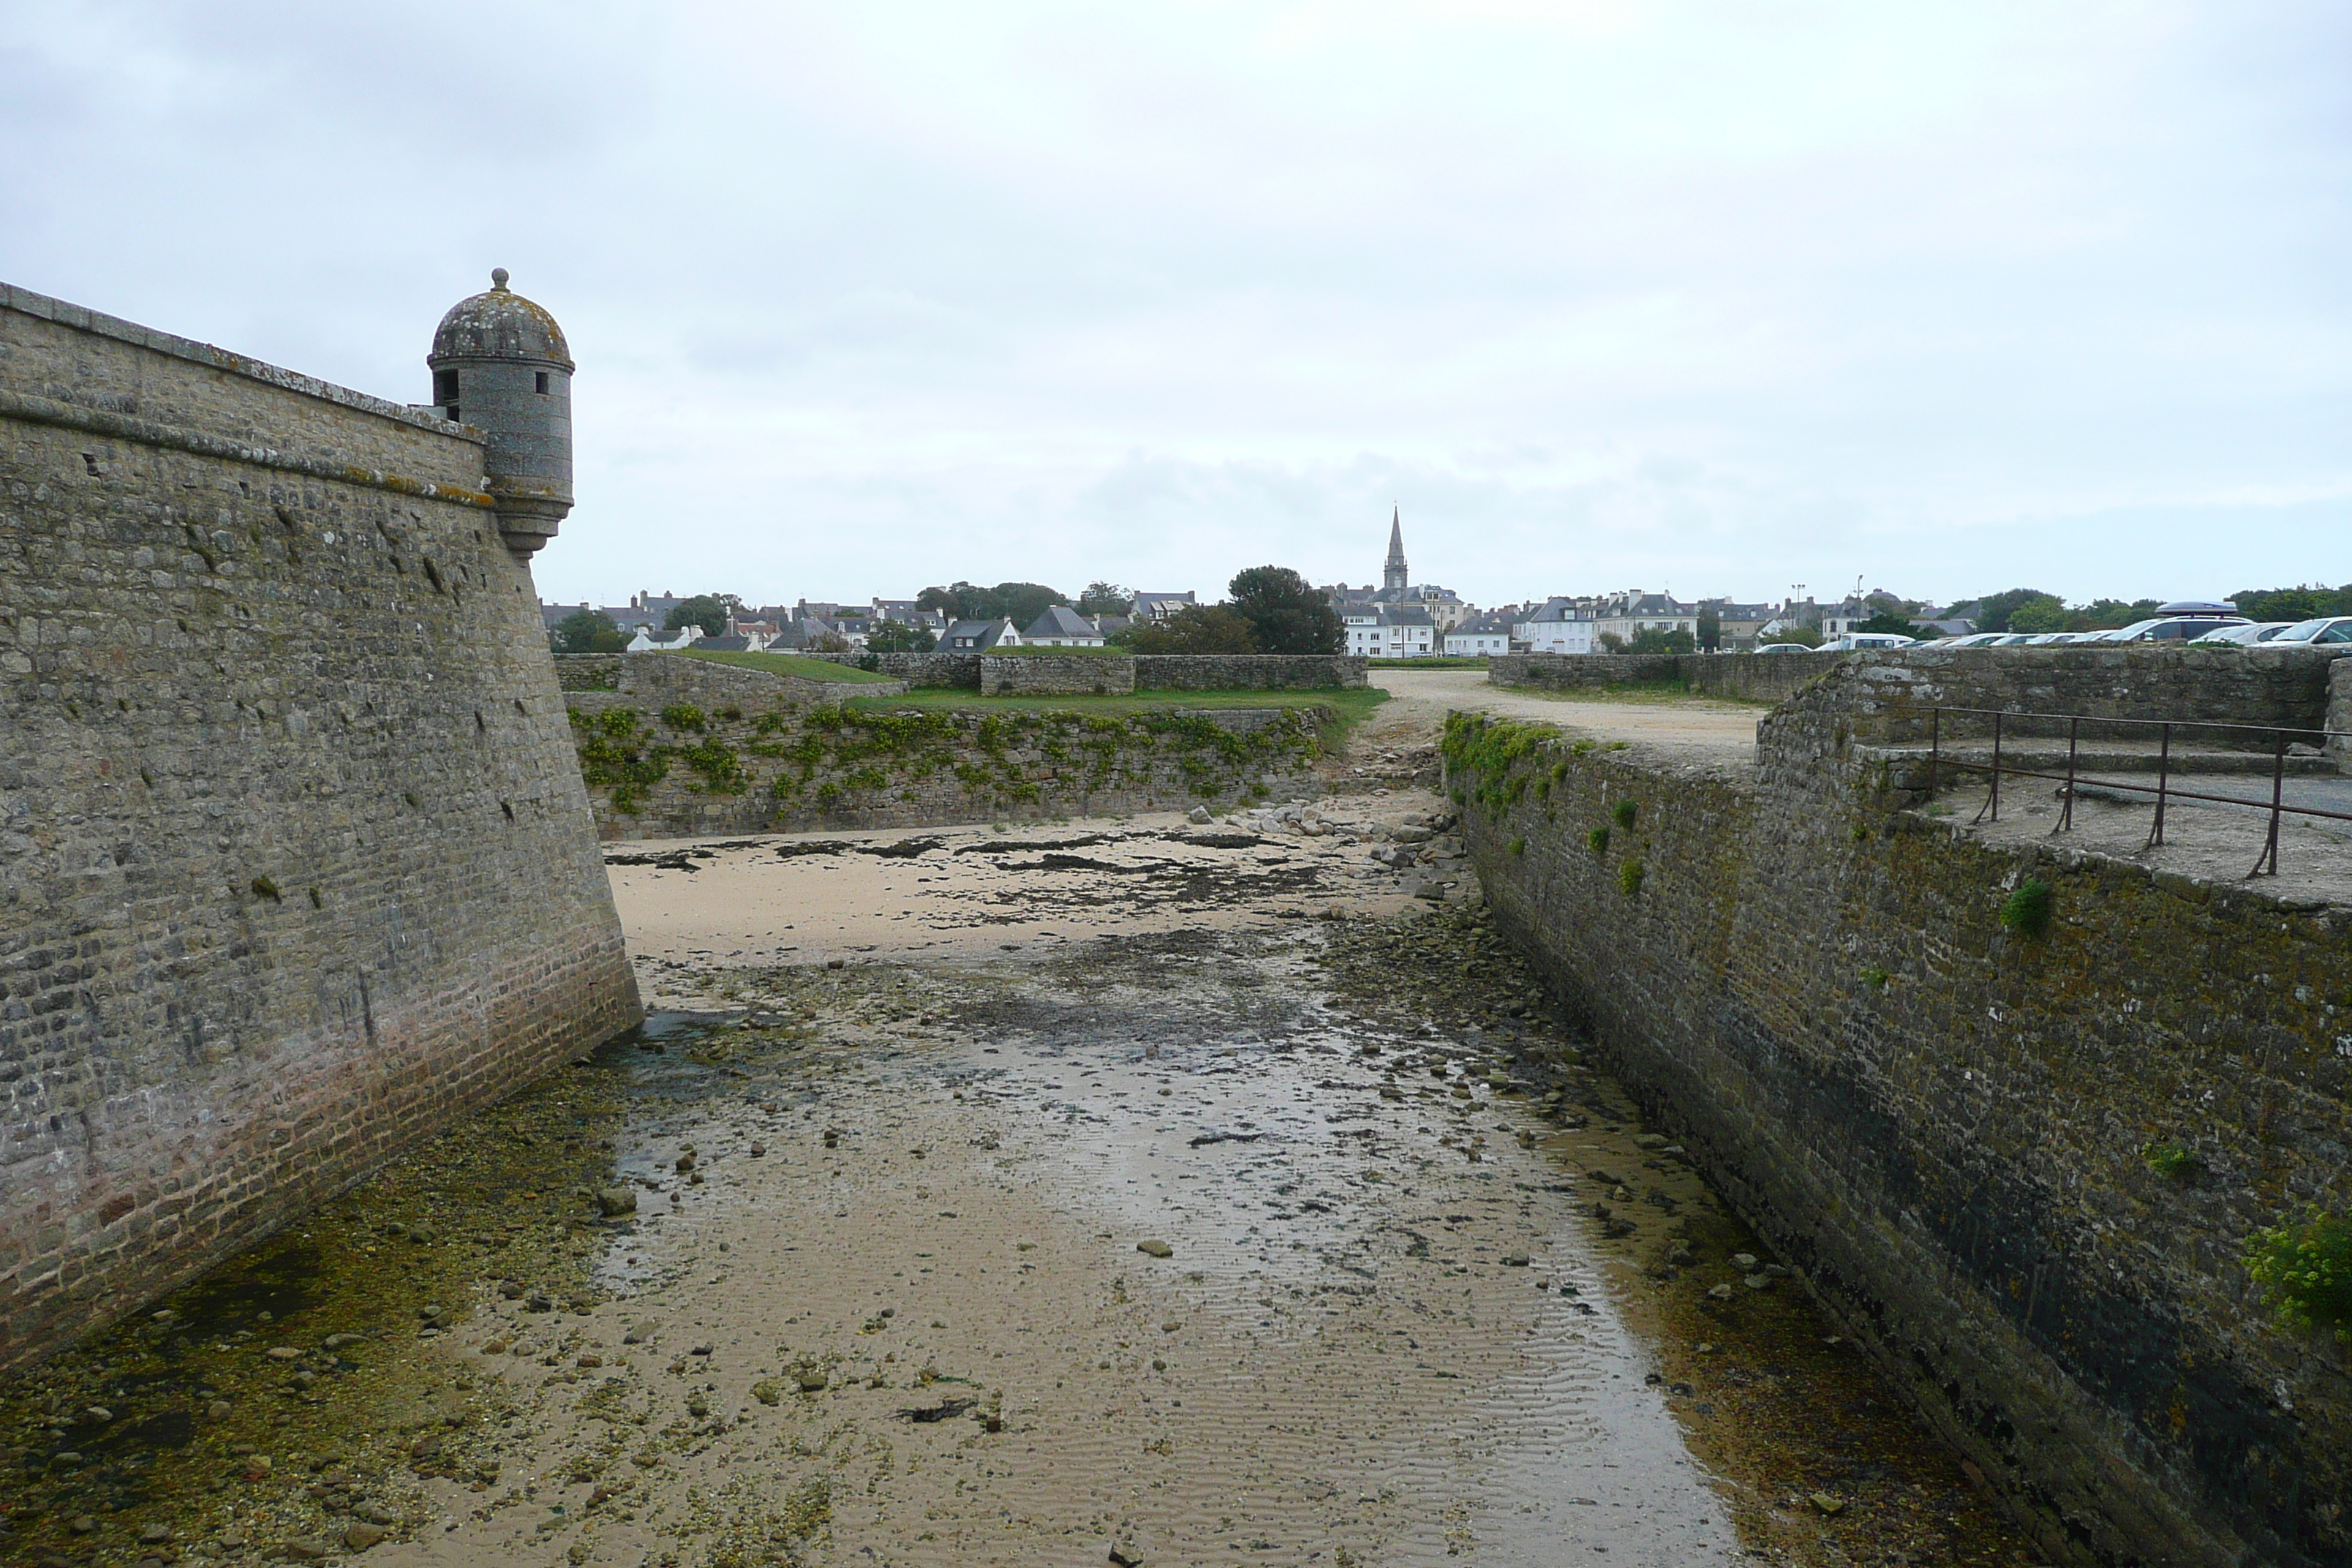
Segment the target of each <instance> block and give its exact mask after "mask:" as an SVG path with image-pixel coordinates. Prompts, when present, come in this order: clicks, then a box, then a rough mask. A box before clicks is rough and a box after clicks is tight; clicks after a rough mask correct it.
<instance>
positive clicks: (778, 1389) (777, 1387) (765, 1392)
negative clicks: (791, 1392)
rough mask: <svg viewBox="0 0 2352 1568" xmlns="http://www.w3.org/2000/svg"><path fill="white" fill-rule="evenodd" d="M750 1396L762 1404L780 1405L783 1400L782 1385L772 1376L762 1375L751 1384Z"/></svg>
mask: <svg viewBox="0 0 2352 1568" xmlns="http://www.w3.org/2000/svg"><path fill="white" fill-rule="evenodd" d="M751 1397H752V1398H754V1399H756V1400H758V1401H759V1402H760V1403H761V1404H762V1405H780V1404H782V1402H783V1397H784V1385H783V1384H781V1383H778V1382H777V1381H776V1380H775V1379H774V1378H772V1377H763V1378H761V1380H760V1381H759V1382H757V1383H755V1384H752V1385H751Z"/></svg>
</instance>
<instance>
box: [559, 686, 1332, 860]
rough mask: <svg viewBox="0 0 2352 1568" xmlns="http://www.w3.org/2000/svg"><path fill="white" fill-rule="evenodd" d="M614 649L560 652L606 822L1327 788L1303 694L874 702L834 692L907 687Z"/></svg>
mask: <svg viewBox="0 0 2352 1568" xmlns="http://www.w3.org/2000/svg"><path fill="white" fill-rule="evenodd" d="M611 657H612V661H613V662H614V664H616V665H617V666H618V667H619V668H618V669H617V671H616V672H615V673H614V675H613V676H612V677H611V679H610V680H609V683H608V682H607V679H606V678H605V671H604V668H603V665H604V660H603V659H601V658H598V657H596V656H589V657H584V658H562V659H560V660H558V661H557V662H558V664H559V665H560V666H561V667H562V674H563V678H564V681H565V687H566V689H565V691H564V693H563V696H564V700H566V702H568V703H569V704H570V706H571V723H572V737H573V741H574V742H575V744H576V745H577V747H578V749H579V756H580V771H581V773H582V776H583V778H585V780H586V781H587V784H588V790H589V797H590V800H591V802H592V804H593V807H594V810H595V816H596V830H597V832H598V834H599V835H600V836H601V837H604V838H607V839H634V838H675V837H692V836H696V835H702V834H713V833H775V832H795V831H801V830H804V829H809V828H832V829H842V830H851V829H863V828H878V827H927V826H940V825H944V824H949V823H967V822H989V821H1022V822H1029V821H1038V820H1043V819H1050V818H1055V817H1067V816H1124V815H1127V814H1129V813H1133V812H1139V811H1166V810H1171V809H1181V808H1187V807H1190V806H1192V805H1200V804H1202V803H1204V802H1207V803H1214V804H1217V805H1229V804H1232V803H1233V802H1234V801H1237V800H1243V799H1250V798H1257V799H1267V798H1272V799H1288V798H1291V797H1292V796H1296V795H1318V794H1320V793H1321V792H1322V789H1323V785H1322V783H1321V781H1320V780H1319V779H1318V777H1317V775H1316V773H1315V771H1314V770H1315V764H1316V763H1317V761H1318V759H1319V758H1320V757H1321V755H1322V753H1323V741H1322V728H1323V721H1324V719H1325V714H1324V712H1323V711H1322V710H1318V709H1314V708H1297V707H1288V708H1240V709H1213V710H1200V711H1190V712H1188V711H1183V710H1176V709H1172V708H1171V710H1167V711H1164V712H1148V713H1136V714H1119V715H1106V714H1096V713H1083V712H1075V711H1073V712H1026V711H1020V710H1014V711H1010V712H1004V713H990V712H987V711H984V710H944V711H943V710H938V709H912V708H910V709H906V710H898V711H885V712H868V711H863V710H850V709H846V708H844V707H842V706H841V705H840V698H841V697H842V696H844V695H852V696H861V697H885V698H887V697H889V696H893V695H896V694H897V693H898V691H899V690H901V689H902V688H900V687H899V686H898V685H897V684H895V683H888V682H873V683H866V684H861V685H848V684H846V683H844V684H840V685H835V684H833V683H829V682H817V681H810V680H803V679H800V678H798V677H796V676H789V675H774V674H770V673H768V672H766V671H763V670H756V669H750V668H742V667H740V666H733V665H727V664H720V663H717V662H714V661H712V660H709V659H698V658H684V657H681V656H679V655H677V654H664V653H648V654H630V655H625V656H624V655H615V656H611ZM917 657H924V656H917ZM1004 662H1006V663H1023V664H1025V663H1028V662H1030V660H1029V659H1028V658H1020V659H1006V660H1004ZM1056 662H1063V661H1056ZM1066 662H1069V663H1074V664H1076V663H1086V664H1100V663H1103V662H1105V661H1104V660H1101V659H1099V658H1091V657H1089V656H1086V655H1077V656H1073V657H1072V658H1070V659H1069V660H1067V661H1066Z"/></svg>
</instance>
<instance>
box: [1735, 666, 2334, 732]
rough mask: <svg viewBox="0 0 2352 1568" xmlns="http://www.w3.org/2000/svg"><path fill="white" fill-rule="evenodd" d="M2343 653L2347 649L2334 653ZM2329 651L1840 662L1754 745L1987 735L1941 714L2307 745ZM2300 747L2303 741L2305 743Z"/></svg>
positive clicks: (2316, 725)
mask: <svg viewBox="0 0 2352 1568" xmlns="http://www.w3.org/2000/svg"><path fill="white" fill-rule="evenodd" d="M2343 651H2344V652H2347V653H2352V647H2347V648H2345V649H2344V650H2343ZM2339 657H2341V656H2340V655H2339V654H2338V653H2337V652H2336V650H2335V649H2332V648H2263V647H2252V648H2239V647H2156V646H2151V645H2139V644H2134V645H2126V646H2118V647H2011V648H1995V647H1956V648H1900V649H1896V650H1895V651H1894V652H1891V653H1853V654H1847V655H1845V656H1843V658H1837V659H1835V660H1833V661H1829V662H1830V663H1831V668H1829V669H1828V670H1826V671H1824V672H1823V674H1822V679H1820V680H1819V681H1818V682H1816V683H1815V684H1813V685H1811V686H1810V687H1808V688H1807V689H1805V691H1804V693H1803V694H1802V696H1801V698H1800V699H1799V700H1794V701H1791V702H1790V703H1788V704H1787V705H1786V706H1785V707H1784V708H1783V709H1782V710H1780V711H1779V712H1775V713H1771V714H1768V715H1767V716H1766V717H1765V719H1764V720H1763V721H1762V722H1761V723H1760V724H1759V726H1758V729H1757V744H1758V746H1759V749H1760V750H1761V751H1762V752H1765V753H1766V754H1768V755H1769V754H1770V753H1772V752H1776V751H1778V752H1792V753H1797V754H1813V755H1818V754H1821V752H1822V750H1823V748H1824V747H1831V748H1834V747H1837V746H1843V744H1845V743H1847V742H1864V743H1866V744H1872V745H1915V744H1918V743H1920V742H1925V741H1927V739H1928V736H1929V734H1930V732H1931V728H1935V727H1938V726H1939V727H1940V733H1941V734H1942V735H1943V736H1945V737H1946V738H1955V737H1962V738H1966V737H1979V736H1983V735H1987V734H1990V732H1991V728H1992V721H1991V720H1990V717H1987V716H1984V715H1981V714H1979V715H1969V714H1965V713H1951V712H1947V713H1945V714H1943V715H1942V716H1941V718H1940V720H1938V719H1937V718H1936V717H1935V716H1934V715H1933V713H1932V711H1931V710H1933V709H1935V708H1937V707H1938V706H1942V707H1946V708H1963V709H1993V710H2000V711H2001V712H2003V713H2004V714H2010V715H2014V714H2018V713H2054V714H2078V715H2081V716H2083V717H2084V718H2087V719H2093V720H2098V719H2174V720H2189V721H2194V720H2210V721H2213V722H2214V723H2217V724H2252V725H2283V726H2285V727H2287V728H2289V729H2291V730H2294V731H2298V732H2302V733H2305V734H2309V733H2310V732H2312V731H2318V730H2319V729H2320V728H2321V727H2322V726H2324V725H2325V724H2326V721H2327V707H2328V690H2329V679H2330V667H2331V666H2332V665H2333V664H2334V663H2335V661H2336V658H2339ZM2066 730H2067V727H2066V725H2065V724H2064V723H2063V722H2053V721H2037V720H2027V719H2018V718H2013V717H2011V718H2004V720H2003V721H2002V732H2003V733H2004V734H2012V735H2035V736H2052V735H2063V734H2065V733H2066ZM2081 732H2082V735H2083V738H2084V739H2105V738H2121V739H2128V740H2141V741H2153V740H2154V739H2155V736H2156V731H2153V730H2151V729H2148V728H2146V727H2145V726H2140V725H2109V724H2099V723H2087V724H2084V725H2083V726H2082V731H2081ZM2312 738H2314V739H2315V738H2316V737H2315V735H2314V736H2313V737H2312ZM2183 739H2184V740H2191V741H2193V742H2194V743H2196V744H2198V745H2200V746H2218V745H2244V746H2248V747H2258V748H2264V749H2267V748H2268V747H2269V746H2270V745H2271V743H2272V737H2271V736H2270V735H2269V734H2261V735H2252V736H2239V737H2231V736H2230V735H2229V734H2228V733H2227V732H2226V731H2217V730H2200V731H2195V732H2194V734H2193V735H2191V736H2188V737H2183Z"/></svg>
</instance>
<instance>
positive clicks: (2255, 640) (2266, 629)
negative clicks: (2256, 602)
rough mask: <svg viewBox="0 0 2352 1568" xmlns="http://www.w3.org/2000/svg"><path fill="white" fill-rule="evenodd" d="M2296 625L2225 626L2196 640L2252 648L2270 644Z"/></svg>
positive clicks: (2261, 623) (2269, 622) (2251, 622)
mask: <svg viewBox="0 0 2352 1568" xmlns="http://www.w3.org/2000/svg"><path fill="white" fill-rule="evenodd" d="M2294 625H2295V623H2294V622H2293V621H2248V622H2247V623H2246V624H2245V625H2244V626H2223V627H2221V629H2219V630H2218V631H2210V632H2207V633H2206V634H2205V635H2204V636H2203V637H2198V638H2196V639H2195V640H2196V641H2198V642H2200V643H2209V642H2214V643H2235V644H2236V645H2237V646H2239V647H2254V646H2255V645H2257V644H2259V643H2266V642H2269V641H2270V640H2271V639H2272V638H2273V637H2277V636H2278V635H2279V633H2281V632H2283V631H2284V630H2286V629H2287V628H2288V627H2289V626H2294Z"/></svg>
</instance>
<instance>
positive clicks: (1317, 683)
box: [1135, 653, 1371, 691]
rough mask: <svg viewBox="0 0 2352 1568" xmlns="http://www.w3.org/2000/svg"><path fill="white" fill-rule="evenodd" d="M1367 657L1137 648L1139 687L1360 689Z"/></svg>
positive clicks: (1157, 688) (1191, 689)
mask: <svg viewBox="0 0 2352 1568" xmlns="http://www.w3.org/2000/svg"><path fill="white" fill-rule="evenodd" d="M1370 668H1371V661H1370V660H1369V659H1364V658H1351V657H1349V656H1348V655H1345V654H1329V655H1325V654H1278V653H1240V654H1176V653H1148V654H1139V655H1137V656H1136V659H1135V689H1137V690H1138V691H1333V690H1347V691H1359V690H1361V689H1363V686H1364V681H1365V672H1366V671H1367V670H1368V669H1370Z"/></svg>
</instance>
